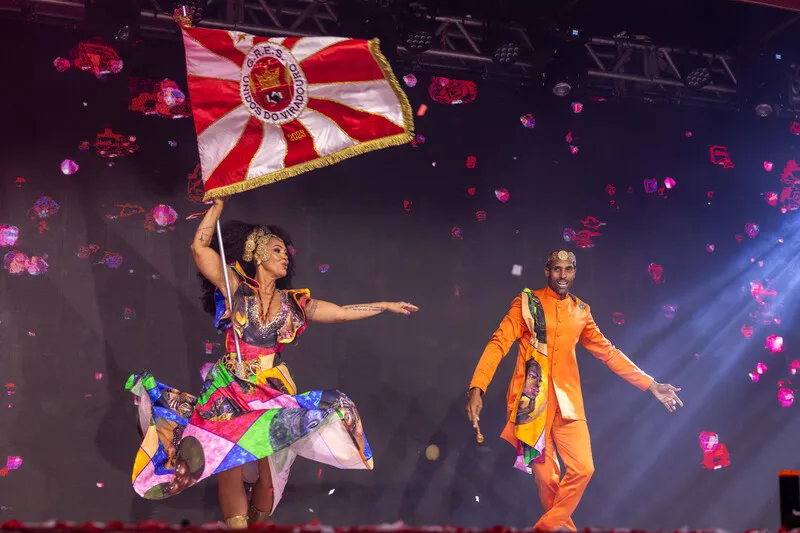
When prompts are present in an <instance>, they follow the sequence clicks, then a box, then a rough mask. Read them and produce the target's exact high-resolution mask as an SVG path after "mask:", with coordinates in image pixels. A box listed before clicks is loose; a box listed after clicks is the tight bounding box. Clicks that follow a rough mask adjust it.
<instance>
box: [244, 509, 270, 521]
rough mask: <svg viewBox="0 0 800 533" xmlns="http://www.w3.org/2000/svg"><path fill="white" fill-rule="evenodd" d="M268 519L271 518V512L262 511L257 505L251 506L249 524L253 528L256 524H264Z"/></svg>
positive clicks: (248, 516) (248, 512)
mask: <svg viewBox="0 0 800 533" xmlns="http://www.w3.org/2000/svg"><path fill="white" fill-rule="evenodd" d="M267 518H269V512H268V511H262V510H261V509H259V508H258V507H256V506H255V505H251V506H250V508H249V509H248V510H247V523H248V524H249V525H251V526H252V525H254V524H263V523H264V521H265V520H266V519H267Z"/></svg>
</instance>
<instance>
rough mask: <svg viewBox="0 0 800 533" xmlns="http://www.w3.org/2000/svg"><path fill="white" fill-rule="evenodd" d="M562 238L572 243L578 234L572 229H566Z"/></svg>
mask: <svg viewBox="0 0 800 533" xmlns="http://www.w3.org/2000/svg"><path fill="white" fill-rule="evenodd" d="M561 236H562V237H563V238H564V241H566V242H572V241H574V240H575V236H576V233H575V230H574V229H572V228H564V231H563V233H562V234H561Z"/></svg>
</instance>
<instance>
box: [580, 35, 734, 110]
mask: <svg viewBox="0 0 800 533" xmlns="http://www.w3.org/2000/svg"><path fill="white" fill-rule="evenodd" d="M584 48H585V50H586V53H587V54H588V58H589V61H590V68H589V69H588V70H587V72H586V73H587V74H588V78H589V79H588V80H587V83H586V87H588V88H590V89H591V90H594V91H599V92H606V93H608V94H609V95H611V96H615V97H634V98H639V99H645V100H652V101H668V102H672V103H687V104H698V105H702V104H708V105H712V106H722V107H731V106H732V107H736V106H737V105H739V104H740V103H741V100H742V97H741V95H740V94H739V93H740V90H739V80H737V77H736V75H735V74H734V71H733V70H732V68H731V63H732V62H733V60H732V58H731V57H730V56H727V55H721V54H713V53H709V52H702V51H699V50H690V49H687V48H676V47H670V46H659V45H656V44H654V43H652V42H650V41H649V39H647V38H646V37H641V36H635V37H616V38H612V39H603V38H597V37H594V38H591V39H589V40H588V41H587V42H585V43H584ZM698 64H704V65H707V66H708V67H709V68H710V69H711V71H712V83H710V84H708V85H706V86H705V87H702V88H699V89H689V88H688V87H687V86H686V84H685V76H686V75H687V74H688V72H689V69H690V68H692V67H693V66H697V65H698Z"/></svg>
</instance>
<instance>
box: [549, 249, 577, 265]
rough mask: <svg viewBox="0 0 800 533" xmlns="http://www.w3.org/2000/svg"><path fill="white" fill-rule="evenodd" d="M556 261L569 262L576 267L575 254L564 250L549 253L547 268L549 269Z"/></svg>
mask: <svg viewBox="0 0 800 533" xmlns="http://www.w3.org/2000/svg"><path fill="white" fill-rule="evenodd" d="M556 261H569V262H570V263H572V265H573V266H576V261H575V254H574V253H572V252H568V251H566V250H555V251H553V252H550V255H549V256H548V257H547V266H548V267H549V266H550V264H551V263H554V262H556Z"/></svg>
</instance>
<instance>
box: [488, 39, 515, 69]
mask: <svg viewBox="0 0 800 533" xmlns="http://www.w3.org/2000/svg"><path fill="white" fill-rule="evenodd" d="M519 54H520V47H519V45H518V44H517V43H515V42H514V41H505V42H503V43H501V44H499V45H498V46H496V47H495V49H494V52H492V59H493V60H494V62H495V63H497V64H499V65H513V64H514V63H515V62H516V61H517V58H519Z"/></svg>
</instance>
